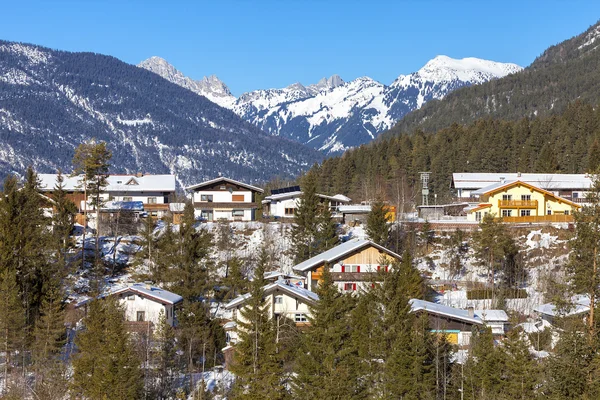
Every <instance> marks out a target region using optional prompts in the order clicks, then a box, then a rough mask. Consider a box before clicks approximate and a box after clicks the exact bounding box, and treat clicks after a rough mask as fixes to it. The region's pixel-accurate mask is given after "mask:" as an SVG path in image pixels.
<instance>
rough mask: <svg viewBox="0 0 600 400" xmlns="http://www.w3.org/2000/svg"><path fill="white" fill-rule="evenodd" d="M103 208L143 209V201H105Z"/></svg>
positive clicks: (114, 209)
mask: <svg viewBox="0 0 600 400" xmlns="http://www.w3.org/2000/svg"><path fill="white" fill-rule="evenodd" d="M104 209H106V210H109V211H118V210H127V211H144V203H143V202H141V201H107V202H106V204H105V205H104Z"/></svg>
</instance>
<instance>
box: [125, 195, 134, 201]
mask: <svg viewBox="0 0 600 400" xmlns="http://www.w3.org/2000/svg"><path fill="white" fill-rule="evenodd" d="M123 201H132V198H131V197H130V196H124V197H123Z"/></svg>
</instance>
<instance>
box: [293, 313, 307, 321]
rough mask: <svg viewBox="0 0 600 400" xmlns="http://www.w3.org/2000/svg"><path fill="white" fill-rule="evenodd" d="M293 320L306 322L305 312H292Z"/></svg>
mask: <svg viewBox="0 0 600 400" xmlns="http://www.w3.org/2000/svg"><path fill="white" fill-rule="evenodd" d="M294 321H295V322H308V318H306V315H305V314H294Z"/></svg>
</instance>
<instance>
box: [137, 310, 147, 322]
mask: <svg viewBox="0 0 600 400" xmlns="http://www.w3.org/2000/svg"><path fill="white" fill-rule="evenodd" d="M145 320H146V312H145V311H138V312H137V318H136V321H137V322H144V321H145Z"/></svg>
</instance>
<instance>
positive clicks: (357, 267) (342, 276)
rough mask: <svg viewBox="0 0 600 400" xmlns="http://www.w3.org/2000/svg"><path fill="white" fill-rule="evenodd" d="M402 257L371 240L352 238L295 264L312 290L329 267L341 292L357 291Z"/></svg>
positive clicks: (297, 270) (295, 268)
mask: <svg viewBox="0 0 600 400" xmlns="http://www.w3.org/2000/svg"><path fill="white" fill-rule="evenodd" d="M400 259H401V257H400V256H399V255H398V254H396V253H394V252H392V251H390V250H388V249H386V248H385V247H383V246H380V245H378V244H376V243H373V242H371V241H370V240H359V239H353V240H349V241H347V242H345V243H342V244H340V245H338V246H336V247H334V248H332V249H329V250H327V251H325V252H323V253H321V254H318V255H316V256H314V257H312V258H310V259H308V260H306V261H304V262H301V263H300V264H298V265H296V266H294V267H293V270H294V271H296V272H300V273H303V274H305V275H306V278H307V284H308V289H309V290H312V291H314V290H316V287H317V283H318V281H319V280H320V279H321V276H322V274H323V268H325V266H327V267H328V268H329V269H330V271H331V273H332V278H333V280H334V281H335V282H336V284H337V286H338V288H339V290H340V291H343V292H357V291H358V290H359V289H365V288H367V286H368V285H370V284H371V283H372V280H373V275H374V274H375V273H377V271H380V270H388V269H389V268H390V266H391V264H392V263H393V262H394V261H400Z"/></svg>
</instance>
